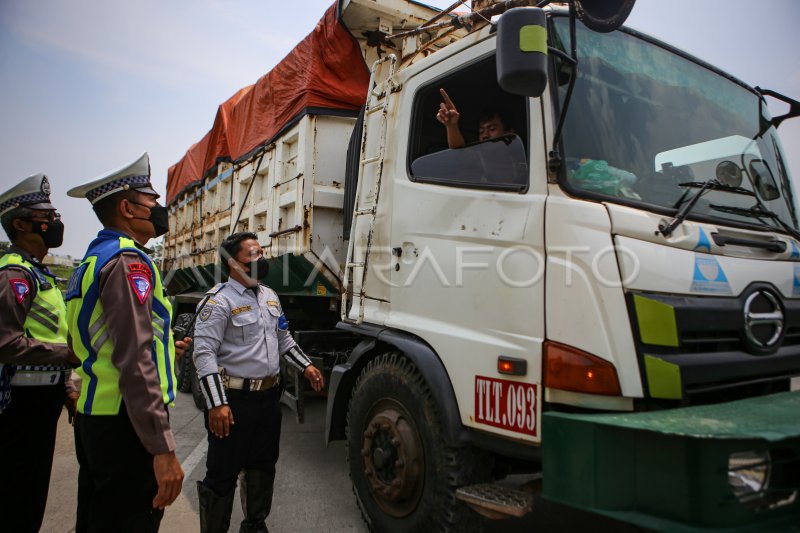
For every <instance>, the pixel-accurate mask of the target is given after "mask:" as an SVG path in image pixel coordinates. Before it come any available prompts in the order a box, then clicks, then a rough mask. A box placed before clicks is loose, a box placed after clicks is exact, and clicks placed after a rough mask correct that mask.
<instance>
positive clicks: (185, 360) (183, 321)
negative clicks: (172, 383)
mask: <svg viewBox="0 0 800 533" xmlns="http://www.w3.org/2000/svg"><path fill="white" fill-rule="evenodd" d="M193 317H194V313H181V314H179V315H178V316H177V317H176V318H175V323H174V324H173V328H180V329H182V330H185V329H186V326H188V325H189V323H190V322H191V321H192V318H193ZM193 346H194V344H190V345H189V349H188V350H186V353H184V354H183V357H181V359H180V361H178V365H177V366H178V368H177V370H178V371H177V372H176V373H175V374H176V375H175V379H176V380H177V383H178V390H179V391H180V392H190V391H191V390H192V374H191V373H192V372H194V364H193V362H192V347H193Z"/></svg>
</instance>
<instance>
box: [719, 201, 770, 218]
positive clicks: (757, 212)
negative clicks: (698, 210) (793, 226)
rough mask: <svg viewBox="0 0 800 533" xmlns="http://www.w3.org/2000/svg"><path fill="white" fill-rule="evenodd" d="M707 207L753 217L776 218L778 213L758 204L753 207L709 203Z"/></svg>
mask: <svg viewBox="0 0 800 533" xmlns="http://www.w3.org/2000/svg"><path fill="white" fill-rule="evenodd" d="M708 207H710V208H711V209H714V210H715V211H722V212H723V213H730V214H732V215H741V216H743V217H753V218H762V217H764V218H773V219H777V218H778V217H779V216H780V215H778V213H775V212H774V211H768V210H766V209H764V208H763V207H761V206H760V205H754V206H753V207H734V206H732V205H714V204H711V205H709V206H708Z"/></svg>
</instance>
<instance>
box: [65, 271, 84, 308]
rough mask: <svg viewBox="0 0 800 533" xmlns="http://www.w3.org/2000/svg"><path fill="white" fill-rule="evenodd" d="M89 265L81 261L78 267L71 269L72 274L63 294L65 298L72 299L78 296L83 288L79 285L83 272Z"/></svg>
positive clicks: (81, 281) (81, 282)
mask: <svg viewBox="0 0 800 533" xmlns="http://www.w3.org/2000/svg"><path fill="white" fill-rule="evenodd" d="M88 266H89V263H81V264H80V266H79V267H78V268H76V269H75V270H73V271H72V275H71V276H70V277H69V283H68V284H67V294H66V295H65V297H64V299H65V300H72V299H73V298H80V297H81V295H82V293H83V289H82V287H81V285H82V284H83V274H84V272H86V268H87V267H88Z"/></svg>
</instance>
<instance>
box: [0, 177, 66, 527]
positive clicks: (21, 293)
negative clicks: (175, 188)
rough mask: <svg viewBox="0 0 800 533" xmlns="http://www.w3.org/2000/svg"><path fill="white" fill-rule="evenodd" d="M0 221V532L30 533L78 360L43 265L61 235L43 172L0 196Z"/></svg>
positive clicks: (38, 520)
mask: <svg viewBox="0 0 800 533" xmlns="http://www.w3.org/2000/svg"><path fill="white" fill-rule="evenodd" d="M0 223H2V226H3V229H4V230H5V232H6V234H7V235H8V238H9V239H10V240H11V243H12V246H11V248H10V249H9V250H8V253H6V254H5V255H4V256H2V257H0V307H2V309H3V312H2V313H1V314H0V413H2V414H0V460H2V463H3V466H2V482H0V523H1V524H2V525H0V529H3V530H4V531H15V532H29V531H30V532H36V531H39V528H40V527H41V525H42V518H43V517H44V509H45V505H46V503H47V492H48V488H49V485H50V471H51V468H52V465H53V451H54V449H55V444H56V429H57V426H58V417H59V416H60V415H61V408H62V406H63V405H64V403H65V400H66V390H67V389H66V388H65V387H71V385H72V383H71V381H70V380H69V379H68V377H69V373H70V368H71V366H70V365H68V364H67V361H71V362H75V363H77V359H75V356H74V355H73V354H71V352H70V351H69V348H67V322H66V309H65V307H64V299H63V298H62V296H61V291H60V290H59V289H58V287H57V286H56V280H55V276H53V274H52V273H51V272H50V270H48V268H47V267H46V266H44V265H43V264H42V263H41V261H42V260H43V259H44V257H45V256H46V255H47V251H48V250H49V249H50V248H57V247H59V246H61V241H62V239H63V235H64V224H62V222H61V218H60V216H59V214H58V213H57V212H56V208H55V207H54V206H53V204H51V203H50V184H49V182H48V181H47V177H46V176H45V175H44V174H35V175H33V176H30V177H28V178H27V179H25V180H23V181H21V182H20V183H18V184H17V185H15V186H14V187H12V188H11V189H9V190H7V191H5V192H4V193H2V194H0ZM71 390H72V392H73V394H74V387H72V389H71Z"/></svg>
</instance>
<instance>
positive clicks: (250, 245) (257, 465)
mask: <svg viewBox="0 0 800 533" xmlns="http://www.w3.org/2000/svg"><path fill="white" fill-rule="evenodd" d="M220 259H221V262H222V265H223V270H227V271H228V272H229V273H230V276H229V280H228V282H227V283H221V284H219V285H217V286H215V287H214V288H213V289H211V290H210V291H209V292H208V293H207V296H206V298H205V299H204V301H202V302H201V303H200V305H199V306H198V313H199V315H198V319H197V322H196V324H195V338H194V342H195V349H194V361H195V366H196V367H197V375H198V377H199V378H200V382H201V384H202V389H203V392H204V395H205V398H206V428H207V429H208V431H209V435H208V459H207V461H206V468H207V470H206V476H205V479H203V481H201V482H198V484H197V491H198V495H199V499H200V530H201V531H202V532H203V533H217V532H225V531H228V526H229V525H230V516H231V509H232V507H233V495H234V491H235V489H236V480H237V477H238V476H239V473H240V471H242V470H244V472H243V475H242V486H241V487H240V489H241V499H242V509H243V511H244V520H243V521H242V524H241V527H240V529H239V531H240V533H244V532H266V531H267V526H266V524H265V520H266V518H267V516H268V515H269V512H270V508H271V505H272V488H273V483H274V481H275V463H276V462H277V460H278V445H279V441H280V433H281V407H280V396H281V387H280V377H279V372H280V368H279V366H280V362H279V358H280V357H281V356H283V358H284V359H285V360H286V361H287V362H288V363H289V364H291V365H292V366H293V367H294V368H296V369H297V370H298V371H299V372H301V373H302V374H303V375H304V376H305V377H306V379H308V381H309V382H310V383H311V386H312V388H313V389H314V390H315V391H320V390H322V388H323V386H324V382H323V378H322V374H320V372H319V370H317V369H316V368H315V367H314V366H313V365H312V364H311V361H310V360H309V359H308V357H307V356H306V355H305V354H304V353H303V351H302V350H301V349H300V348H299V347H298V346H297V344H296V343H295V342H294V339H292V336H291V334H290V333H289V325H288V323H287V322H286V317H285V316H284V314H283V310H282V309H281V304H280V302H279V301H278V295H277V294H275V291H273V290H272V289H270V288H268V287H267V286H265V285H260V284H259V283H258V280H259V279H261V278H263V277H265V276H266V274H267V271H268V267H269V263H268V262H267V260H266V259H265V258H264V257H263V255H262V250H261V246H259V244H258V240H257V238H256V235H255V234H254V233H248V232H242V233H235V234H233V235H231V236H230V237H228V238H227V239H225V240H224V241H223V242H222V244H221V245H220Z"/></svg>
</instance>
